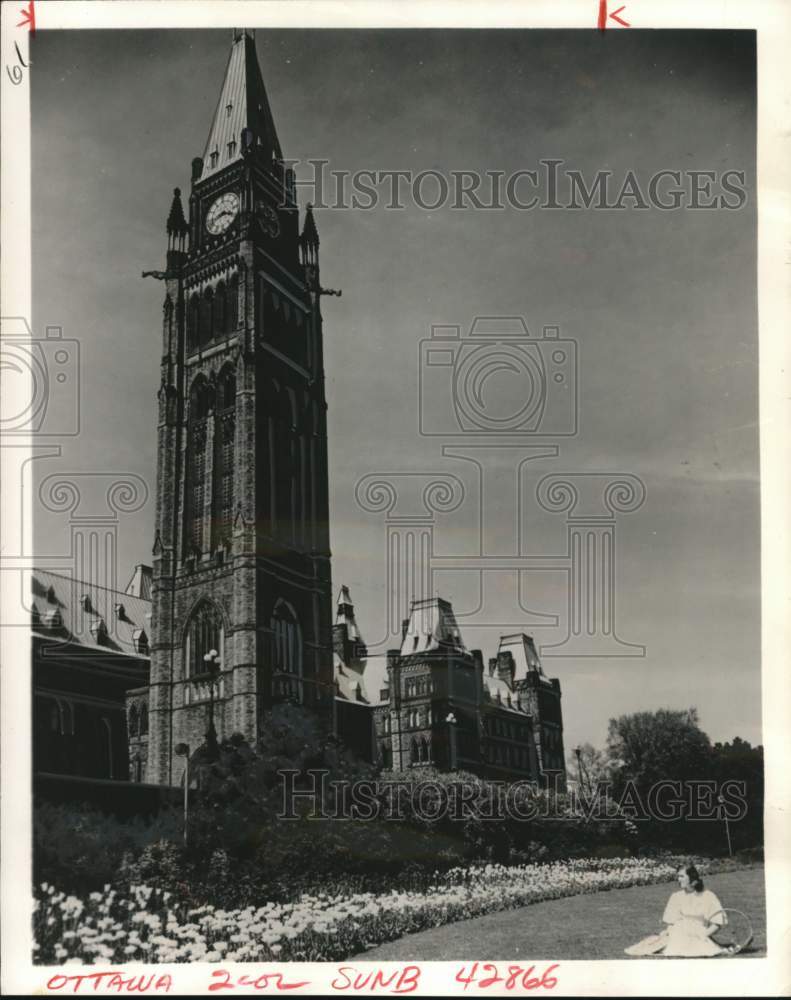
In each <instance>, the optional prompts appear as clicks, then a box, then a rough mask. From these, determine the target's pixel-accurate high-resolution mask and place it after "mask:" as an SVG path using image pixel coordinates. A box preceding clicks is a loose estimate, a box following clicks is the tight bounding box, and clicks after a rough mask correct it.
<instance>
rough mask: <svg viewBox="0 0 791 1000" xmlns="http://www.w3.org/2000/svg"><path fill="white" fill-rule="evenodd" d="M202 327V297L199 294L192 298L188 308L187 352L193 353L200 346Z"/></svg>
mask: <svg viewBox="0 0 791 1000" xmlns="http://www.w3.org/2000/svg"><path fill="white" fill-rule="evenodd" d="M199 327H200V296H199V295H198V294H197V292H196V293H195V294H194V295H192V296H190V300H189V305H188V306H187V350H188V351H189V352H190V353H191V352H192V351H194V350H195V349H196V348H197V346H198V339H199V338H198V330H199Z"/></svg>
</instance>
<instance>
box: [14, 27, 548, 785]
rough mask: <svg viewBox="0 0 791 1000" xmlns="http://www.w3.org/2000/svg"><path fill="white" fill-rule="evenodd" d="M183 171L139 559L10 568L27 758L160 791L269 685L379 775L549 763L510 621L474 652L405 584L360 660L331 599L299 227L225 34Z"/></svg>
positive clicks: (311, 270) (312, 268)
mask: <svg viewBox="0 0 791 1000" xmlns="http://www.w3.org/2000/svg"><path fill="white" fill-rule="evenodd" d="M191 177H192V181H191V187H190V191H189V194H188V195H187V196H185V197H184V198H182V195H181V192H180V191H179V189H176V190H175V192H174V195H173V200H172V204H171V206H170V211H169V214H168V216H167V221H166V231H167V251H166V266H165V270H164V271H159V272H150V273H152V274H153V276H154V277H155V278H158V279H160V280H161V281H162V285H163V290H164V301H163V305H162V349H161V373H160V374H161V380H160V386H159V392H158V401H159V405H158V424H157V473H156V480H157V486H156V511H155V528H154V544H153V560H152V565H151V566H150V567H148V566H139V567H138V568H137V569H136V570H135V573H134V575H133V577H132V579H131V580H130V583H129V586H128V587H127V588H126V591H125V592H124V593H114V592H109V591H102V592H101V593H99V592H98V588H95V587H92V586H91V584H90V582H81V581H76V580H69V579H67V578H65V577H60V578H55V575H54V574H45V573H34V605H35V612H34V618H33V623H32V628H33V637H34V656H33V677H34V680H33V683H34V694H35V720H34V721H35V730H34V731H35V737H34V740H35V743H36V764H35V766H36V768H37V770H39V771H45V772H47V773H67V774H74V775H82V776H86V777H104V778H113V779H123V780H129V779H131V780H132V781H137V782H145V783H149V784H155V785H177V784H178V783H179V782H180V781H181V780H182V776H183V771H184V764H185V761H184V753H185V746H186V752H188V753H193V752H194V751H195V750H197V749H198V748H199V747H200V746H201V745H203V744H204V742H205V741H207V740H209V738H210V737H211V738H212V739H214V738H215V737H216V738H217V739H219V740H222V739H224V738H228V737H230V736H231V735H232V734H235V733H240V734H242V736H244V738H245V739H246V740H248V741H249V742H251V743H254V742H255V741H256V739H257V737H258V736H259V735H260V733H261V730H262V726H263V725H264V718H265V712H266V710H267V709H268V708H270V707H271V706H272V704H273V703H275V702H277V701H283V700H287V701H292V702H295V703H298V704H300V705H303V706H305V707H306V708H307V709H308V710H310V711H312V712H315V713H318V714H319V715H320V716H322V717H323V718H324V719H325V720H326V723H327V727H328V728H330V727H332V728H334V729H335V731H336V732H337V734H338V735H339V737H340V738H341V739H342V740H343V741H344V742H345V743H347V744H348V745H349V746H350V747H352V748H353V749H354V750H356V751H357V752H358V753H359V754H360V755H361V756H363V757H364V758H366V759H368V760H371V761H374V762H378V763H379V764H380V765H381V766H382V768H383V769H385V770H390V769H394V770H404V769H409V768H421V767H426V766H433V767H436V768H439V769H441V770H446V771H455V770H466V771H472V772H474V773H477V774H480V775H482V776H489V777H492V778H495V777H498V778H502V779H509V780H516V779H530V780H536V781H541V780H542V779H543V777H544V776H546V774H547V773H548V772H551V771H555V772H560V773H561V775H562V774H563V773H564V753H563V726H562V716H561V694H560V685H559V683H558V681H557V680H551V679H549V678H547V677H546V676H545V674H544V672H543V669H542V667H541V663H540V660H539V657H538V654H537V652H536V648H535V645H534V643H533V640H532V639H531V638H530V637H529V636H527V635H522V634H514V635H506V636H502V637H501V639H500V642H499V648H498V649H497V651H496V654H495V655H494V656H492V657H490V658H489V659H488V660H487V661H484V658H483V655H482V653H481V652H480V651H479V650H468V649H467V648H466V646H465V645H464V642H463V639H462V636H461V632H460V630H459V628H458V625H457V623H456V619H455V617H454V613H453V609H452V608H451V606H450V604H448V603H447V602H446V601H443V600H441V599H440V598H436V597H435V598H428V597H425V598H424V599H418V600H416V601H413V602H412V606H411V607H410V608H405V609H404V612H405V614H406V615H407V617H406V618H405V620H404V625H403V630H402V637H401V645H400V647H398V648H396V649H393V650H390V651H389V652H388V653H387V655H386V656H369V654H368V651H367V649H366V647H365V643H364V641H363V639H362V635H361V633H360V630H359V628H358V626H357V623H356V621H355V614H354V608H353V605H352V601H351V596H350V594H349V592H348V590H347V589H346V588H345V587H341V588H340V593H339V597H338V599H337V602H336V607H335V610H334V612H333V604H332V593H331V573H330V540H329V538H330V523H329V501H328V473H329V470H328V458H327V405H326V401H325V389H324V363H323V334H322V316H321V298H322V294H323V292H324V289H322V286H321V280H320V269H319V235H318V232H317V228H316V223H315V220H314V218H313V214H312V212H311V209H310V206H308V208H307V210H306V211H305V212H304V213H303V214H302V215H301V214H300V210H299V207H298V204H297V200H296V196H295V189H296V185H295V178H294V175H293V172H292V170H291V169H289V168H288V167H287V166H286V165H285V163H284V159H283V153H282V151H281V148H280V143H279V141H278V137H277V133H276V130H275V124H274V120H273V117H272V113H271V110H270V106H269V101H268V99H267V94H266V91H265V89H264V84H263V80H262V76H261V71H260V68H259V64H258V59H257V56H256V51H255V41H254V38H253V36H252V34H251V33H249V32H247V31H241V30H238V31H235V32H234V36H233V42H232V45H231V51H230V54H229V58H228V63H227V67H226V71H225V76H224V79H223V82H222V86H221V89H220V93H219V98H218V101H217V106H216V110H215V113H214V117H213V120H212V122H211V125H210V128H209V132H208V138H207V140H206V145H205V148H204V150H203V155H202V156H200V157H197V158H195V159H194V160H193V161H192V166H191ZM333 615H334V624H333ZM45 650H46V652H47V655H43V651H45ZM210 717H211V719H212V720H213V727H212V729H213V731H212V732H211V733H209V728H210V726H209V718H210ZM81 745H82V747H83V748H82V749H80V746H81ZM67 751H68V752H67ZM177 751H178V752H177Z"/></svg>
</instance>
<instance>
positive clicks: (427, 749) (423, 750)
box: [420, 736, 431, 764]
mask: <svg viewBox="0 0 791 1000" xmlns="http://www.w3.org/2000/svg"><path fill="white" fill-rule="evenodd" d="M420 759H421V760H422V761H423V763H425V764H429V763H430V762H431V743H430V742H429V740H428V739H427V738H426V737H425V736H424V737H423V738H422V739H421V741H420Z"/></svg>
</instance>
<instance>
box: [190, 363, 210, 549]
mask: <svg viewBox="0 0 791 1000" xmlns="http://www.w3.org/2000/svg"><path fill="white" fill-rule="evenodd" d="M209 400H210V396H209V387H208V385H207V384H206V380H205V379H204V378H203V377H201V376H199V377H198V378H197V379H195V381H194V382H193V383H192V389H191V391H190V403H189V423H188V428H187V495H186V497H185V507H186V515H187V516H186V524H185V532H184V536H185V537H184V543H185V544H184V550H185V555H188V554H190V553H193V552H198V553H201V552H203V549H204V505H205V499H206V496H205V493H206V433H207V427H206V425H207V418H208V415H209Z"/></svg>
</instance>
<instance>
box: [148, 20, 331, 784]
mask: <svg viewBox="0 0 791 1000" xmlns="http://www.w3.org/2000/svg"><path fill="white" fill-rule="evenodd" d="M166 228H167V235H168V249H167V269H166V271H165V272H164V273H161V272H155V276H156V277H160V278H162V279H163V280H164V284H165V300H164V305H163V341H162V366H161V386H160V390H159V424H158V467H157V491H156V538H155V544H154V565H153V571H154V572H153V586H152V602H153V628H152V632H153V634H152V644H151V679H150V689H149V706H148V712H149V740H148V769H147V774H148V780H149V781H151V782H158V783H167V784H174V783H177V782H178V781H179V780H180V777H181V771H182V769H183V759H180V758H178V757H176V755H175V748H176V746H177V745H178V744H181V743H186V744H187V745H188V746H189V747H190V748H192V749H194V748H195V747H197V745H198V744H199V743H200V742H202V740H203V737H204V734H205V732H206V711H207V703H211V706H212V711H213V716H214V726H215V729H216V733H217V736H218V737H219V738H220V739H222V738H223V737H225V736H229V735H230V734H231V733H233V732H239V733H242V734H243V735H244V736H245V737H246V738H247V739H249V740H254V739H255V738H256V736H257V734H258V732H259V729H260V725H261V718H262V714H263V712H264V711H265V709H266V707H267V706H268V705H269V704H271V702H272V700H273V699H277V698H289V699H292V700H296V701H298V702H299V703H301V704H304V705H307V706H309V707H311V708H313V709H315V710H316V711H319V712H326V713H327V717H328V718H329V716H330V713H331V706H332V653H331V634H330V629H331V609H332V605H331V600H332V599H331V591H330V552H329V525H328V482H327V428H326V404H325V396H324V368H323V353H322V323H321V312H320V307H319V297H320V284H319V238H318V233H317V231H316V226H315V223H314V221H313V217H312V214H311V212H310V210H309V209H308V212H307V214H306V217H305V219H304V223H303V225H302V226H301V227H300V220H299V210H298V207H297V203H296V199H295V189H294V176H293V172H292V171H291V170H290V169H287V168H286V166H285V164H284V162H283V156H282V152H281V149H280V144H279V141H278V138H277V133H276V131H275V126H274V121H273V118H272V114H271V111H270V108H269V102H268V99H267V95H266V92H265V89H264V85H263V81H262V77H261V71H260V68H259V65H258V60H257V57H256V52H255V43H254V39H253V37H252V36H251V34H250V33H248V32H246V31H235V32H234V38H233V44H232V46H231V52H230V55H229V59H228V64H227V67H226V71H225V76H224V79H223V83H222V86H221V89H220V95H219V99H218V102H217V108H216V111H215V115H214V119H213V121H212V123H211V127H210V129H209V135H208V139H207V141H206V146H205V149H204V152H203V156H202V157H199V158H196V159H195V160H193V161H192V187H191V191H190V196H189V203H188V213H187V215H186V216H185V214H184V211H183V206H182V202H181V197H180V192H179V191H178V189H176V191H175V193H174V198H173V204H172V207H171V210H170V214H169V216H168V219H167V226H166ZM182 749H183V748H182Z"/></svg>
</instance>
